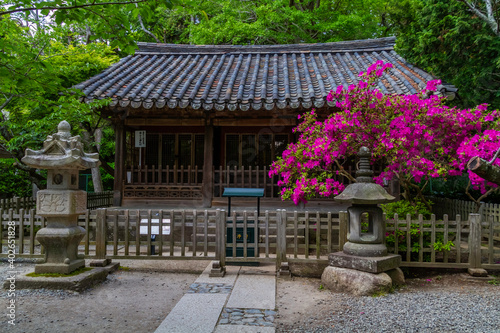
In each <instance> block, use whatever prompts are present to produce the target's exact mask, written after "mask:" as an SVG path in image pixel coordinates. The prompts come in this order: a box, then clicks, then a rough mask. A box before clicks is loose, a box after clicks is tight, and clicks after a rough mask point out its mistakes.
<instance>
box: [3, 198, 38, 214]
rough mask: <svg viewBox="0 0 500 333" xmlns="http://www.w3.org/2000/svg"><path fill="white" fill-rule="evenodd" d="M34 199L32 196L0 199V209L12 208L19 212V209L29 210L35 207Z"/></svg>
mask: <svg viewBox="0 0 500 333" xmlns="http://www.w3.org/2000/svg"><path fill="white" fill-rule="evenodd" d="M35 206H36V199H35V198H33V197H24V198H20V197H13V198H9V199H1V200H0V209H3V210H9V209H11V208H12V209H14V211H15V212H19V210H20V209H25V210H30V209H33V208H35Z"/></svg>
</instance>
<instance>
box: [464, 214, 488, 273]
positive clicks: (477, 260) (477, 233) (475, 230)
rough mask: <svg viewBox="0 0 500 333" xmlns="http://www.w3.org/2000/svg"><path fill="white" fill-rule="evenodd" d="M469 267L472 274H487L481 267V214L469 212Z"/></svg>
mask: <svg viewBox="0 0 500 333" xmlns="http://www.w3.org/2000/svg"><path fill="white" fill-rule="evenodd" d="M469 222H470V223H469V229H470V233H469V268H468V272H469V274H470V275H472V276H487V275H488V272H487V271H486V270H485V269H482V268H481V214H469Z"/></svg>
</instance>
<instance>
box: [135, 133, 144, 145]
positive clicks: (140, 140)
mask: <svg viewBox="0 0 500 333" xmlns="http://www.w3.org/2000/svg"><path fill="white" fill-rule="evenodd" d="M135 146H136V148H144V147H146V131H135Z"/></svg>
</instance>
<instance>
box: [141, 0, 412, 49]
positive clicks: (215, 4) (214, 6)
mask: <svg viewBox="0 0 500 333" xmlns="http://www.w3.org/2000/svg"><path fill="white" fill-rule="evenodd" d="M400 5H401V2H397V3H396V1H394V0H354V1H345V0H322V1H320V0H314V1H312V0H302V1H299V0H297V1H294V0H248V1H241V0H219V1H197V2H195V1H183V2H182V6H181V5H178V6H176V7H174V8H171V9H165V10H156V12H155V14H154V15H153V16H151V17H150V18H149V19H147V18H144V17H143V18H142V23H141V24H142V25H140V24H138V23H137V22H136V23H137V24H136V29H135V34H136V36H137V38H138V40H141V41H151V42H155V41H156V42H159V41H160V42H174V43H186V44H236V45H238V44H256V45H258V44H259V45H262V44H290V43H324V42H334V41H342V40H354V39H365V38H375V37H383V36H390V35H392V34H393V31H394V27H395V26H396V23H397V21H395V19H396V20H399V19H400V17H401V16H402V15H401V13H402V12H404V11H403V10H401V9H400ZM144 27H145V29H143V28H144ZM145 30H147V31H148V32H150V33H148V32H146V31H145Z"/></svg>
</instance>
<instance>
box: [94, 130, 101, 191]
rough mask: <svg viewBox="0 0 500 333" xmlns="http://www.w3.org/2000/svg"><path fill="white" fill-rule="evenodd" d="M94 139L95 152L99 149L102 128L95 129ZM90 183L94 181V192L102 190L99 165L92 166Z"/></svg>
mask: <svg viewBox="0 0 500 333" xmlns="http://www.w3.org/2000/svg"><path fill="white" fill-rule="evenodd" d="M94 139H95V143H96V149H97V152H99V151H100V150H101V139H102V128H98V129H96V130H95V133H94ZM92 183H94V192H96V193H99V192H102V178H101V171H100V168H99V167H95V168H92Z"/></svg>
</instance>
